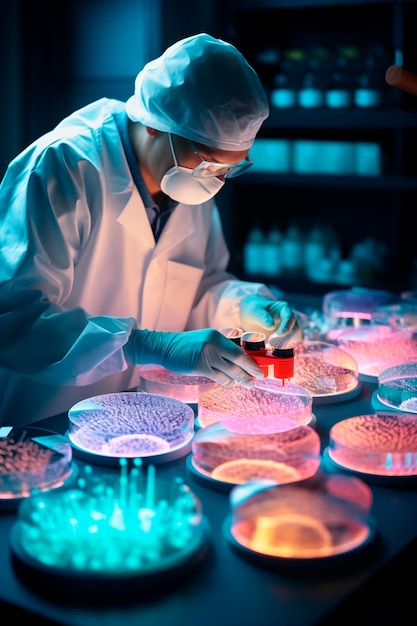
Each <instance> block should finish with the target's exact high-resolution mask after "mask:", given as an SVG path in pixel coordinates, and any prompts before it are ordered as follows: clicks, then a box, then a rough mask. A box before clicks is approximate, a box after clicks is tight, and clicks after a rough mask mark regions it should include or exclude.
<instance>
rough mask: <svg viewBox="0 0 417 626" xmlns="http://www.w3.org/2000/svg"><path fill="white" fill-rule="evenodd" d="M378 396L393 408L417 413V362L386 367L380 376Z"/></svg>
mask: <svg viewBox="0 0 417 626" xmlns="http://www.w3.org/2000/svg"><path fill="white" fill-rule="evenodd" d="M376 396H377V399H378V400H380V401H381V402H382V403H383V404H385V405H386V406H387V407H390V408H391V409H398V410H399V411H406V412H407V413H417V362H414V363H404V364H401V365H394V367H387V368H386V369H384V370H383V371H382V372H381V373H380V374H379V376H378V389H377V393H376Z"/></svg>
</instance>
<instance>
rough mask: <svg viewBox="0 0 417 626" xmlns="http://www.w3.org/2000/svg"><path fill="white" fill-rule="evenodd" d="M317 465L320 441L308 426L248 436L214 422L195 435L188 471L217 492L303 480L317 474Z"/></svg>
mask: <svg viewBox="0 0 417 626" xmlns="http://www.w3.org/2000/svg"><path fill="white" fill-rule="evenodd" d="M188 458H190V457H188ZM320 461H321V457H320V437H319V435H318V433H317V432H316V431H315V430H314V429H313V428H312V427H311V426H308V425H303V426H297V427H295V428H292V429H290V430H286V431H283V432H279V433H271V434H258V435H253V434H250V435H248V434H240V433H235V432H232V431H230V430H228V429H227V428H225V427H224V425H223V424H221V423H220V422H217V423H215V424H211V426H207V427H206V428H201V429H200V430H198V431H197V433H196V434H195V435H194V438H193V441H192V444H191V458H190V462H189V468H190V469H191V470H194V473H195V474H197V475H198V476H200V477H202V478H204V479H209V480H206V481H204V482H206V483H207V482H208V483H209V485H210V484H211V485H212V486H213V482H217V483H220V485H219V488H220V487H222V486H223V485H225V486H232V485H236V484H242V483H245V482H248V481H253V480H258V479H270V480H274V481H276V482H277V483H287V482H295V481H298V480H303V479H305V478H308V477H310V476H312V475H313V474H315V473H316V471H317V470H318V468H319V466H320Z"/></svg>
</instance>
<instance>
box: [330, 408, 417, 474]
mask: <svg viewBox="0 0 417 626" xmlns="http://www.w3.org/2000/svg"><path fill="white" fill-rule="evenodd" d="M326 452H327V454H328V457H329V459H330V460H331V461H333V462H334V463H336V464H337V466H339V467H342V468H345V469H347V470H350V471H353V472H358V473H359V474H361V475H368V476H371V477H372V476H376V477H385V478H407V477H415V476H416V475H417V417H416V416H415V415H413V414H409V413H396V412H386V413H384V412H378V413H370V414H364V415H358V416H355V417H350V418H348V419H345V420H342V421H340V422H338V423H337V424H334V425H333V426H332V428H331V429H330V431H329V446H328V448H327V451H326Z"/></svg>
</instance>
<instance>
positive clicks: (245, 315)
mask: <svg viewBox="0 0 417 626" xmlns="http://www.w3.org/2000/svg"><path fill="white" fill-rule="evenodd" d="M240 324H241V326H242V328H244V329H245V330H246V331H257V332H263V333H265V335H266V337H267V340H268V338H269V336H270V335H272V334H273V336H274V347H277V348H285V347H287V346H289V345H290V344H292V345H294V344H295V343H298V342H299V341H301V339H302V338H303V332H302V330H301V328H300V326H299V324H298V320H297V317H296V315H295V313H294V311H293V310H292V309H291V307H290V305H289V304H288V302H284V301H282V300H271V299H270V298H266V297H265V296H259V295H257V294H254V295H251V296H247V297H246V298H243V300H242V302H241V303H240Z"/></svg>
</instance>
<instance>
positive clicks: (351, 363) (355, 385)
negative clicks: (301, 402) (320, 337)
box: [293, 340, 360, 403]
mask: <svg viewBox="0 0 417 626" xmlns="http://www.w3.org/2000/svg"><path fill="white" fill-rule="evenodd" d="M294 352H295V357H294V358H295V360H294V377H293V382H294V383H295V384H297V385H299V386H300V387H303V388H304V389H306V390H307V391H308V392H309V393H310V394H311V395H312V397H313V400H314V401H316V402H317V403H325V402H340V401H342V400H348V399H350V398H352V397H353V396H354V395H357V394H358V393H359V392H360V383H359V374H358V365H357V363H356V361H355V359H354V358H353V357H352V356H351V355H350V354H348V353H347V352H345V350H342V349H341V348H339V347H338V346H335V345H333V344H330V343H326V342H323V341H308V340H304V341H300V342H299V343H298V344H297V345H296V346H295V348H294Z"/></svg>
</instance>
